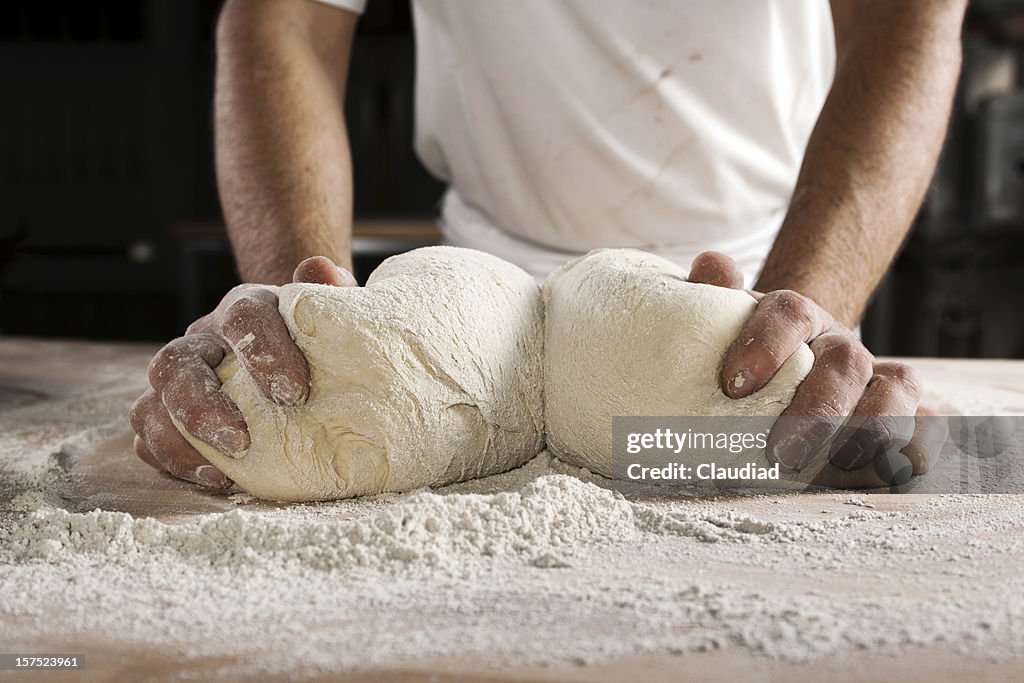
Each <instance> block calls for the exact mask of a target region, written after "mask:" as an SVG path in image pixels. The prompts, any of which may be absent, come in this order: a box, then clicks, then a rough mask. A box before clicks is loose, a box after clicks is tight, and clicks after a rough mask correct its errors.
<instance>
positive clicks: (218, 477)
mask: <svg viewBox="0 0 1024 683" xmlns="http://www.w3.org/2000/svg"><path fill="white" fill-rule="evenodd" d="M195 476H196V479H197V480H198V481H197V482H196V483H197V484H206V485H210V486H215V487H217V488H219V489H222V488H227V486H228V485H229V483H230V482H229V480H228V478H227V477H226V476H224V473H223V472H221V471H220V470H218V469H217V468H216V467H213V466H211V465H200V466H199V467H197V468H196V471H195Z"/></svg>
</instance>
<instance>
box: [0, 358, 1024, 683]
mask: <svg viewBox="0 0 1024 683" xmlns="http://www.w3.org/2000/svg"><path fill="white" fill-rule="evenodd" d="M144 367H145V358H143V357H140V358H139V359H138V360H137V363H136V365H135V366H133V367H132V368H131V370H132V372H131V373H122V374H127V375H128V380H129V381H126V379H125V377H120V378H118V377H112V378H108V379H110V380H111V381H112V382H113V381H117V382H120V385H121V389H120V390H114V389H105V390H104V391H102V392H100V393H99V394H92V393H89V394H83V395H80V396H72V397H69V398H64V399H60V400H59V401H55V400H54V401H40V402H36V403H34V404H24V405H18V406H15V407H12V408H7V409H4V410H2V411H0V443H2V444H3V449H4V450H3V454H4V455H3V458H2V459H0V462H2V463H3V464H2V468H3V469H2V477H0V481H2V482H3V483H4V485H5V487H6V489H3V490H0V624H2V626H3V629H4V630H3V638H4V649H5V650H9V651H13V650H16V649H24V650H26V651H40V650H39V648H40V647H41V646H42V644H44V643H45V644H50V645H60V646H61V647H59V648H55V647H50V648H49V650H50V651H55V650H66V651H81V652H86V653H87V654H88V653H90V652H92V651H93V649H92V648H95V647H96V643H97V639H99V640H100V642H103V643H114V644H116V647H117V648H118V650H119V651H120V652H126V653H130V652H133V651H139V650H145V651H146V652H151V653H152V652H155V653H160V656H161V657H165V658H167V660H168V661H169V662H172V663H173V664H174V665H175V666H174V668H175V670H179V671H181V672H182V673H181V674H180V676H181V677H183V678H187V677H189V676H190V675H191V676H192V677H194V678H197V679H204V680H208V679H210V678H212V677H223V676H235V677H238V678H252V677H258V676H261V675H274V674H286V675H288V676H290V677H297V678H301V677H303V676H316V675H330V674H336V673H338V672H341V671H353V670H371V671H372V670H378V671H380V670H382V669H383V670H388V671H394V669H395V668H396V667H415V666H417V663H418V662H430V661H437V660H438V659H439V658H440V659H445V660H449V661H460V662H468V663H470V664H471V665H473V666H476V667H478V669H477V670H479V667H501V666H509V665H516V666H522V665H526V664H545V665H548V666H551V667H566V666H575V665H590V664H600V663H602V662H606V661H608V660H612V659H616V658H620V657H629V656H636V655H647V654H652V655H657V654H661V655H669V654H680V655H689V654H690V653H695V652H704V651H709V650H726V651H728V652H742V653H745V654H748V655H753V656H756V657H759V658H762V660H763V665H764V666H765V667H768V666H770V665H771V664H772V663H777V662H793V661H795V662H806V661H813V660H817V659H820V658H823V657H832V656H836V655H841V654H842V653H845V652H860V651H864V650H867V651H871V652H892V653H905V652H907V651H908V648H913V647H918V646H922V647H941V648H946V649H949V650H952V651H953V652H957V653H961V652H962V653H964V654H965V655H966V654H972V655H974V656H983V657H986V658H989V659H994V660H1001V659H1006V658H1010V657H1021V656H1024V652H1022V651H1021V647H1022V646H1021V644H1022V643H1024V598H1022V597H1021V596H1024V577H1022V576H1021V575H1020V572H1019V567H1020V566H1022V565H1024V538H1022V536H1021V534H1020V523H1021V519H1024V501H1022V500H1021V498H1020V497H1017V496H968V495H944V496H913V495H912V496H889V495H877V496H866V495H860V496H851V495H850V494H849V493H846V494H813V495H807V494H804V495H791V496H779V495H771V496H767V495H760V496H745V497H738V496H730V495H725V494H719V495H718V496H717V497H714V498H706V497H695V498H686V499H652V498H635V497H623V496H622V495H620V494H618V493H616V492H614V491H612V490H610V489H609V488H608V487H609V483H608V482H607V481H606V480H604V479H603V478H601V477H599V476H597V475H594V474H591V473H589V472H587V471H586V470H581V469H578V468H574V467H572V466H569V465H565V464H563V463H560V462H558V461H557V460H554V459H553V458H551V457H550V456H549V455H548V454H547V453H546V452H545V453H542V454H541V455H540V456H538V457H537V458H534V459H533V460H531V461H530V462H528V463H526V464H525V465H524V466H523V467H521V468H518V469H516V470H512V471H510V472H506V473H504V474H500V475H496V476H492V477H487V478H484V479H479V480H475V481H467V482H462V483H459V484H453V485H450V486H448V487H444V488H440V489H435V490H432V491H427V490H421V491H416V492H413V493H411V494H402V495H398V494H388V495H381V496H374V497H368V498H361V499H357V500H350V501H337V502H329V503H320V504H307V505H292V506H280V507H274V506H270V505H268V504H266V503H263V502H260V501H257V500H254V499H252V498H251V497H250V496H247V495H245V494H232V495H231V497H230V498H229V499H225V498H218V499H216V500H218V501H220V504H222V505H225V506H227V505H230V506H231V507H232V508H233V509H231V510H230V511H228V512H224V513H217V514H205V515H200V516H190V517H184V518H182V519H184V521H182V522H181V523H173V524H172V523H167V522H166V520H165V521H159V520H157V519H153V518H149V517H140V516H132V515H128V514H126V513H122V512H115V511H112V510H110V509H99V510H89V509H78V508H75V507H74V506H73V505H72V504H71V503H70V502H69V501H67V500H65V499H64V496H66V495H67V491H68V486H69V483H70V482H72V481H76V480H77V479H76V478H77V477H80V476H81V474H79V472H80V469H79V468H80V465H81V462H82V458H84V457H85V456H86V455H87V454H88V453H89V452H90V450H91V449H93V448H95V447H96V446H97V445H98V444H100V443H103V442H105V440H106V439H108V438H109V437H110V436H111V435H115V436H116V435H117V433H121V434H123V433H124V430H126V429H127V426H126V425H125V424H124V423H123V422H122V420H123V415H124V411H125V410H126V409H127V406H128V405H129V404H130V403H131V400H132V398H133V397H134V396H135V395H137V394H138V393H139V391H140V389H141V381H142V379H143V378H144V375H143V373H142V370H143V368H144ZM133 382H134V384H133ZM951 395H953V396H955V395H956V394H955V393H953V394H951ZM55 405H56V407H57V409H55V408H54V406H55ZM96 425H100V426H99V427H97V426H96ZM119 430H120V431H119ZM109 455H110V458H111V462H113V463H120V462H121V461H120V460H119V459H120V458H124V459H125V462H132V461H130V458H131V455H130V453H129V452H128V451H127V446H126V448H125V451H124V452H123V453H116V452H111V453H110V454H109ZM133 464H134V463H133ZM115 466H119V465H115ZM138 466H139V467H144V466H142V465H138ZM152 476H153V477H157V476H158V475H156V474H152ZM93 486H94V487H96V488H97V489H98V493H97V494H96V495H94V496H90V497H89V498H88V500H89V501H102V500H103V499H104V498H103V496H104V495H107V496H110V497H111V498H113V493H114V492H112V491H109V490H108V489H109V486H110V485H109V484H108V483H107V482H105V481H104V480H102V479H101V480H98V481H95V482H93ZM4 490H6V491H7V493H8V494H9V495H8V497H6V498H5V497H2V496H4ZM101 506H102V507H107V506H106V505H105V504H102V503H101ZM869 506H872V507H869ZM67 507H70V508H71V509H65V508H67ZM681 661H682V660H681ZM200 665H201V668H192V669H190V666H197V667H198V666H200ZM424 666H426V665H424ZM190 670H192V671H193V672H194V673H192V674H189V673H188V671H190Z"/></svg>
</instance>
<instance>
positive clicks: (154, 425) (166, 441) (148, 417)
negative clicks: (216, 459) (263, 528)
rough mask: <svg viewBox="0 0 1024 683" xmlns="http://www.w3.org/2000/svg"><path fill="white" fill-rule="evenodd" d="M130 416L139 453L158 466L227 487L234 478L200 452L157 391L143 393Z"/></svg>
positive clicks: (203, 482)
mask: <svg viewBox="0 0 1024 683" xmlns="http://www.w3.org/2000/svg"><path fill="white" fill-rule="evenodd" d="M128 419H129V421H130V422H131V423H132V429H134V430H135V433H136V437H135V453H136V454H137V455H138V456H139V457H140V458H141V459H142V460H143V461H144V462H146V463H148V464H150V465H152V466H153V467H155V468H156V469H158V470H166V471H167V472H169V473H170V474H172V475H174V476H175V477H177V478H179V479H184V480H186V481H190V482H192V483H194V484H200V485H201V486H211V487H214V488H227V487H228V486H231V483H232V482H231V480H230V479H228V478H227V476H225V475H224V473H222V472H221V471H220V470H218V469H217V468H216V467H214V466H213V465H211V464H210V461H209V460H207V459H206V458H204V457H203V456H202V455H200V453H199V451H197V450H196V449H195V448H193V447H192V444H190V443H189V442H188V441H186V440H185V437H183V436H182V435H181V433H180V432H179V431H178V430H177V428H175V426H174V423H173V422H171V417H170V415H168V413H167V411H166V410H165V409H164V405H163V403H162V402H161V401H160V398H159V396H157V394H156V392H155V391H153V390H152V389H150V390H149V391H147V392H146V393H145V394H143V395H142V398H140V399H139V400H138V401H136V403H135V405H134V406H133V407H132V409H131V411H130V412H129V413H128Z"/></svg>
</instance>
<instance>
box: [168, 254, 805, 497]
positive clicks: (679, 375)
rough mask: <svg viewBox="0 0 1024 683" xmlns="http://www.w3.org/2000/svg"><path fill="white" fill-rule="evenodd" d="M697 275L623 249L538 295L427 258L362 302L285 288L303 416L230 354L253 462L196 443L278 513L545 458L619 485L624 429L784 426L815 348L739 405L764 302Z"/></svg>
mask: <svg viewBox="0 0 1024 683" xmlns="http://www.w3.org/2000/svg"><path fill="white" fill-rule="evenodd" d="M686 276H687V273H686V271H684V270H682V269H680V268H679V267H678V266H676V265H674V264H672V263H670V262H668V261H666V260H664V259H661V258H659V257H657V256H654V255H651V254H647V253H644V252H640V251H635V250H630V249H609V250H599V251H595V252H591V253H590V254H588V255H587V256H585V257H582V258H580V259H576V260H575V261H572V262H570V263H567V264H566V265H565V266H563V267H562V268H561V269H560V270H558V271H557V272H555V273H553V274H552V275H551V276H550V277H549V278H548V280H547V281H546V282H545V283H544V286H543V289H541V288H540V287H538V286H537V284H536V283H535V282H534V281H533V279H532V278H531V277H530V276H529V275H528V274H527V273H525V272H524V271H522V270H521V269H519V268H518V267H516V266H514V265H512V264H510V263H508V262H506V261H503V260H501V259H499V258H497V257H494V256H491V255H488V254H484V253H481V252H477V251H473V250H469V249H459V248H454V247H428V248H424V249H417V250H415V251H411V252H408V253H405V254H401V255H398V256H394V257H391V258H389V259H388V260H386V261H385V262H384V263H382V264H381V265H380V267H378V268H377V270H375V271H374V272H373V274H372V275H371V276H370V278H369V280H368V281H367V284H366V286H365V287H362V288H339V287H329V286H325V285H314V284H290V285H285V286H283V287H281V288H280V291H279V305H280V312H281V315H282V317H283V318H284V321H285V323H286V325H287V326H288V329H289V331H290V332H291V335H292V337H293V338H294V340H295V342H296V344H297V345H298V347H299V349H300V350H301V351H302V352H303V353H304V354H305V356H306V359H307V361H308V363H309V369H310V377H311V389H310V395H309V399H308V400H307V402H306V403H305V405H303V406H300V407H292V408H289V407H281V406H278V405H275V404H274V403H272V402H271V401H269V400H268V399H266V398H265V397H264V396H263V395H262V393H261V392H260V391H259V389H258V387H257V386H256V384H255V383H254V382H253V381H252V379H251V378H250V377H249V375H248V373H247V372H246V371H245V369H244V368H242V367H241V366H240V365H239V363H238V362H237V360H236V358H235V357H234V356H233V355H231V356H228V357H227V358H226V359H225V360H224V361H223V363H221V365H220V366H219V367H218V368H217V374H218V376H219V377H220V378H221V380H222V382H223V384H224V390H225V392H226V393H227V395H228V396H229V397H230V398H231V399H232V400H233V401H235V403H236V404H238V407H239V409H240V410H241V411H242V414H243V415H244V416H245V419H246V422H247V424H248V426H249V431H250V434H251V437H252V440H251V446H250V448H249V450H248V451H247V452H246V453H245V454H243V455H242V456H241V457H238V458H232V457H230V456H228V455H225V454H223V453H221V452H219V451H217V450H216V449H214V448H212V447H211V446H209V445H208V444H205V443H203V442H201V441H199V440H198V439H196V438H195V437H194V436H192V435H191V434H188V433H187V432H184V431H183V432H182V433H183V434H184V435H185V437H186V438H187V439H188V440H189V441H190V442H191V443H192V444H193V445H194V446H195V447H196V448H197V449H198V450H199V451H200V452H201V453H202V454H203V455H204V456H205V457H206V458H207V459H208V460H209V461H210V462H211V463H212V464H213V465H215V466H216V467H217V468H219V469H220V470H222V471H223V472H224V473H225V474H226V475H228V476H229V477H231V478H232V479H234V480H235V482H236V483H237V484H238V485H239V486H241V487H242V488H243V489H245V490H246V491H248V492H249V493H251V494H253V495H256V496H259V497H261V498H268V499H274V500H285V501H312V500H331V499H338V498H347V497H352V496H362V495H370V494H376V493H381V492H399V491H409V490H413V489H416V488H420V487H424V486H434V485H441V484H447V483H452V482H456V481H462V480H466V479H472V478H476V477H482V476H487V475H490V474H496V473H499V472H503V471H506V470H509V469H512V468H514V467H518V466H520V465H522V464H523V463H525V462H526V461H527V460H529V459H530V458H532V457H534V456H535V455H537V453H539V452H540V451H541V450H542V449H543V448H544V446H545V444H546V445H547V448H548V449H549V450H550V451H551V453H552V454H553V455H555V456H557V457H558V458H560V459H562V460H564V461H566V462H569V463H571V464H574V465H577V466H580V467H585V468H588V469H590V470H592V471H595V472H599V473H601V474H605V475H610V470H611V418H612V416H615V415H720V416H730V415H767V416H777V415H778V414H779V413H781V412H782V410H783V409H784V408H785V407H786V406H787V405H788V404H789V402H790V401H791V400H792V397H793V393H794V391H795V390H796V387H797V385H798V384H799V383H800V381H801V380H802V379H803V377H804V376H805V375H806V374H807V372H808V370H809V369H810V367H811V364H812V362H813V357H812V354H811V352H810V350H809V349H808V348H807V346H806V345H805V346H802V347H801V348H800V349H799V350H798V352H797V353H796V354H794V355H793V356H792V357H791V358H790V359H789V360H788V361H787V362H786V363H785V364H784V365H783V367H782V369H781V371H780V372H779V373H778V374H777V375H776V377H775V378H774V379H773V380H772V382H771V383H769V385H768V386H767V387H765V388H764V389H762V390H761V391H758V392H756V393H755V394H753V395H751V396H750V397H748V398H745V399H740V400H733V399H729V398H727V397H726V396H725V395H724V394H723V393H722V392H721V390H720V389H719V387H718V378H717V374H718V369H719V367H720V365H721V361H722V357H723V355H724V353H725V351H726V348H727V347H728V345H729V343H730V342H731V341H732V340H733V339H734V338H735V337H736V336H737V334H738V333H739V330H740V328H741V327H742V325H743V323H744V322H745V321H746V319H747V318H748V317H749V316H750V314H751V313H752V312H753V309H754V306H755V301H754V299H753V297H751V296H750V295H749V294H747V293H746V292H743V291H738V290H729V289H723V288H718V287H712V286H709V285H701V284H694V283H690V282H687V281H686ZM179 429H180V427H179ZM762 457H763V456H762Z"/></svg>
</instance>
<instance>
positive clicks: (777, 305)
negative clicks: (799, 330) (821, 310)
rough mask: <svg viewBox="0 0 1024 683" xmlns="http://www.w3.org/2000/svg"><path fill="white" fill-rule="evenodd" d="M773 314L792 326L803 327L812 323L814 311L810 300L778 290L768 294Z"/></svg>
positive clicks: (786, 290)
mask: <svg viewBox="0 0 1024 683" xmlns="http://www.w3.org/2000/svg"><path fill="white" fill-rule="evenodd" d="M769 297H770V306H771V309H772V311H773V312H775V313H776V314H777V315H779V316H782V317H784V318H786V319H788V320H790V321H791V322H793V323H794V324H796V325H798V326H801V327H804V326H807V327H809V326H811V325H812V324H813V323H814V318H815V311H814V304H812V303H811V300H810V299H808V298H807V297H805V296H804V295H802V294H799V293H797V292H794V291H792V290H789V289H780V290H777V291H775V292H772V293H770V294H768V295H767V296H766V297H765V298H766V299H767V298H769Z"/></svg>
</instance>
